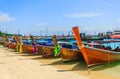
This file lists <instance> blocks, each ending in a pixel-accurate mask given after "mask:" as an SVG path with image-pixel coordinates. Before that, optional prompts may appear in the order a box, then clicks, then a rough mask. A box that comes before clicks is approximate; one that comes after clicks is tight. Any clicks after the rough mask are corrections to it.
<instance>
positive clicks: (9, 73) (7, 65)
mask: <svg viewBox="0 0 120 79" xmlns="http://www.w3.org/2000/svg"><path fill="white" fill-rule="evenodd" d="M0 60H1V61H0V79H119V78H120V75H119V73H120V62H116V63H118V64H115V65H114V66H111V64H107V65H101V66H97V67H93V68H91V71H90V73H89V72H88V68H87V66H86V64H85V62H84V61H79V60H78V61H71V62H66V63H63V62H62V60H61V58H50V59H44V58H42V57H41V56H40V55H34V56H33V55H30V54H27V53H19V52H13V50H11V49H7V48H4V47H2V46H1V47H0Z"/></svg>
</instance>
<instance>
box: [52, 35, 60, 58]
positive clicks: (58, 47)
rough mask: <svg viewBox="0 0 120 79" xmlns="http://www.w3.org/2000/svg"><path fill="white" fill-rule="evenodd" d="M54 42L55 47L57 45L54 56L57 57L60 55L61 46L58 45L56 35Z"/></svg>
mask: <svg viewBox="0 0 120 79" xmlns="http://www.w3.org/2000/svg"><path fill="white" fill-rule="evenodd" d="M52 40H53V42H54V45H55V49H54V56H55V57H56V56H58V55H59V54H60V45H59V44H58V43H57V40H56V35H53V36H52Z"/></svg>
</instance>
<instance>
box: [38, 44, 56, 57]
mask: <svg viewBox="0 0 120 79" xmlns="http://www.w3.org/2000/svg"><path fill="white" fill-rule="evenodd" d="M37 50H38V54H41V55H42V57H43V58H52V57H54V47H50V46H40V45H39V46H37Z"/></svg>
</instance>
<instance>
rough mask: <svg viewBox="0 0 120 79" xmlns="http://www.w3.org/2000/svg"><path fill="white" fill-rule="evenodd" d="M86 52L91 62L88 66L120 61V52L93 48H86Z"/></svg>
mask: <svg viewBox="0 0 120 79" xmlns="http://www.w3.org/2000/svg"><path fill="white" fill-rule="evenodd" d="M85 51H86V55H87V57H88V60H89V63H88V66H91V65H96V64H103V63H108V62H112V61H116V60H120V52H114V51H108V50H102V49H96V48H91V47H85Z"/></svg>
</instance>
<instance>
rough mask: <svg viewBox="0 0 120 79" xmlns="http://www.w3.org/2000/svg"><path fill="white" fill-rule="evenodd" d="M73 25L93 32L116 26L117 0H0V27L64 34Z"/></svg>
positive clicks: (119, 22)
mask: <svg viewBox="0 0 120 79" xmlns="http://www.w3.org/2000/svg"><path fill="white" fill-rule="evenodd" d="M73 26H79V29H80V32H85V33H87V34H97V33H99V32H101V33H102V32H106V31H114V30H116V29H120V0H0V30H1V31H2V32H7V33H15V34H18V33H20V34H23V35H29V34H32V35H53V34H56V35H58V34H59V35H61V34H63V33H64V34H65V35H67V34H68V33H69V32H71V30H72V27H73Z"/></svg>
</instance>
